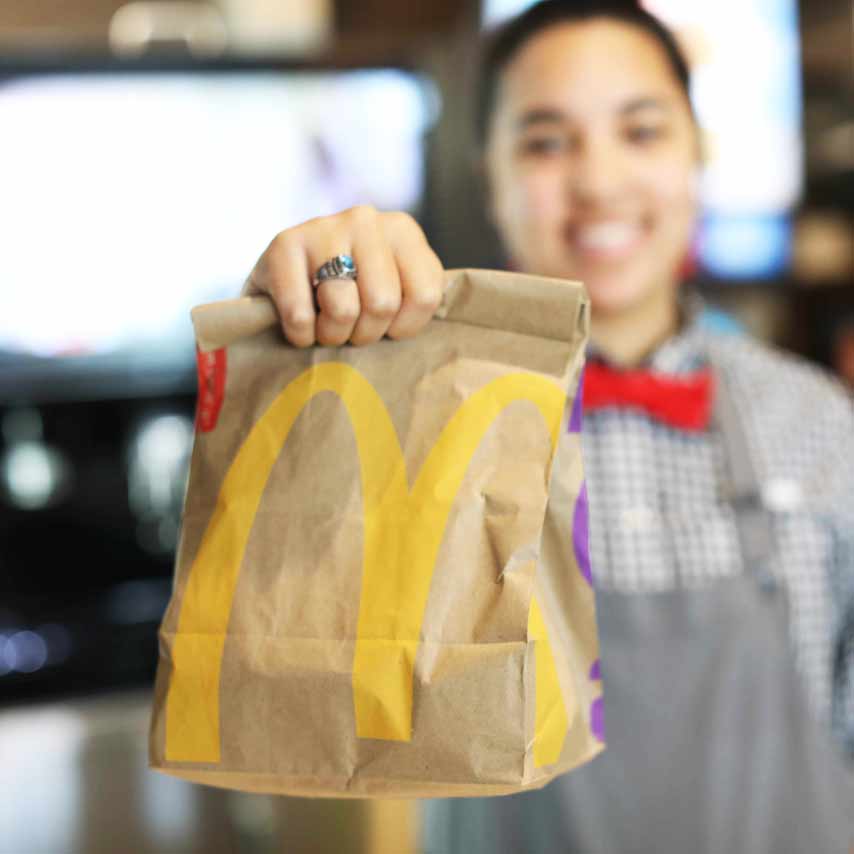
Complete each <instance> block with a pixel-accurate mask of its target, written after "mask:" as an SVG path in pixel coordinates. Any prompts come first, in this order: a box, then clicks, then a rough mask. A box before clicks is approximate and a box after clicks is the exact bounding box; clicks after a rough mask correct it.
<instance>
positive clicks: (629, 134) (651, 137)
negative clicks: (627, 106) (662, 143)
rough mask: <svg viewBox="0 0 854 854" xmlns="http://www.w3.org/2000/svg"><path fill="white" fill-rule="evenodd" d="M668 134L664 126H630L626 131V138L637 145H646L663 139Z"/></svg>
mask: <svg viewBox="0 0 854 854" xmlns="http://www.w3.org/2000/svg"><path fill="white" fill-rule="evenodd" d="M666 132H667V129H666V128H665V127H664V125H660V124H638V125H630V126H629V127H627V128H626V129H625V131H624V132H623V133H624V136H625V138H626V139H627V140H628V141H629V142H631V143H634V144H636V145H646V144H649V143H652V142H656V141H658V140H659V139H662V138H663V137H664V136H665V134H666Z"/></svg>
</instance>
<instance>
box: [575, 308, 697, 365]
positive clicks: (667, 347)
mask: <svg viewBox="0 0 854 854" xmlns="http://www.w3.org/2000/svg"><path fill="white" fill-rule="evenodd" d="M704 310H705V302H704V300H703V299H702V297H700V296H699V295H698V294H696V293H690V294H683V295H682V296H681V297H680V300H679V316H680V322H679V329H678V330H677V331H676V332H675V333H674V334H673V335H671V336H670V338H668V339H667V340H666V341H663V342H662V343H661V344H660V345H659V346H658V347H656V349H655V350H653V352H652V353H650V354H649V355H648V356H647V357H646V358H645V359H644V360H643V361H642V362H641V363H640V364H639V365H638V366H637V367H638V368H639V369H645V370H651V371H655V372H656V373H662V374H686V373H691V372H693V371H696V370H699V369H700V368H702V367H703V366H704V365H705V364H706V363H707V362H708V356H707V352H706V339H705V331H704V329H703V325H702V323H701V319H700V318H701V316H702V314H703V312H704ZM587 358H588V359H590V360H596V361H600V362H604V363H605V364H609V365H610V366H611V367H615V368H616V367H618V366H616V365H613V363H611V362H610V361H609V359H608V358H607V356H605V355H604V354H603V353H602V352H601V351H599V350H597V349H596V347H595V346H594V345H593V344H592V342H591V343H590V344H588V347H587Z"/></svg>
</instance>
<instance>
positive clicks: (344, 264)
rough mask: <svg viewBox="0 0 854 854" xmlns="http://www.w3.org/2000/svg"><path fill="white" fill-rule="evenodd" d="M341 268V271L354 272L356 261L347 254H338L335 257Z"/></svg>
mask: <svg viewBox="0 0 854 854" xmlns="http://www.w3.org/2000/svg"><path fill="white" fill-rule="evenodd" d="M336 260H337V261H338V264H339V266H340V268H341V273H342V274H346V273H350V274H352V273H355V272H356V263H355V262H354V261H353V259H352V258H351V257H350V256H349V255H339V256H338V257H337V259H336Z"/></svg>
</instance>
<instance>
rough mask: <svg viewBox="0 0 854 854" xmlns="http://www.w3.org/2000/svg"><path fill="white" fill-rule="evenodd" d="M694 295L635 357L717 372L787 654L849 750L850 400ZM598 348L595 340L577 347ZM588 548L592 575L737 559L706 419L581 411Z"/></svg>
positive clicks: (650, 584) (628, 587)
mask: <svg viewBox="0 0 854 854" xmlns="http://www.w3.org/2000/svg"><path fill="white" fill-rule="evenodd" d="M701 309H702V306H701V305H700V304H695V305H694V306H693V307H692V308H691V310H690V312H689V316H688V319H687V321H686V324H685V325H684V327H683V329H682V330H681V331H680V332H679V333H678V334H677V335H675V336H674V337H672V338H671V339H669V340H668V341H667V342H666V343H665V344H664V345H662V346H661V347H660V348H659V349H658V350H657V351H656V352H654V353H653V354H652V356H651V357H650V358H649V359H648V360H647V362H646V364H645V365H644V367H647V368H649V369H650V370H652V371H656V372H661V373H665V374H677V375H678V374H686V373H691V372H693V371H696V370H698V369H700V368H702V367H704V366H706V365H709V364H710V365H711V366H712V368H713V369H714V371H715V372H718V373H719V374H720V375H721V376H723V377H725V379H726V381H727V382H728V384H729V386H730V387H731V389H732V394H733V397H734V403H735V405H736V408H737V410H738V412H739V414H740V416H741V418H742V422H743V425H744V428H745V430H746V433H747V439H748V443H749V449H750V452H751V456H752V458H753V463H754V466H755V468H756V471H757V473H758V475H759V479H760V481H761V483H762V500H763V502H764V503H765V505H766V506H767V507H768V508H769V509H770V510H771V511H772V514H773V519H774V529H775V535H776V554H775V556H774V566H773V570H774V571H775V573H776V574H777V575H778V577H779V578H780V579H782V580H783V582H784V584H785V586H786V589H787V590H788V597H789V602H790V615H791V624H790V634H791V643H792V654H793V656H794V661H795V665H796V667H797V669H798V671H799V672H800V674H801V676H802V678H803V680H804V684H805V687H806V689H807V694H808V698H809V701H810V705H811V708H812V710H813V712H814V714H815V715H816V717H817V718H818V719H819V720H820V721H822V722H824V723H826V724H827V723H831V724H832V726H833V730H834V733H835V735H836V736H837V738H838V739H839V741H840V745H841V747H842V749H843V750H844V751H845V752H847V753H848V755H849V758H851V759H854V407H852V402H851V398H850V397H849V396H848V395H847V394H846V393H845V391H843V389H842V387H841V386H840V385H839V384H837V383H835V382H834V381H833V380H831V379H830V378H829V377H828V376H827V375H826V374H825V373H824V372H822V371H821V370H820V369H818V368H816V367H814V366H812V365H810V364H808V363H806V362H805V361H803V360H801V359H798V358H796V357H794V356H792V355H789V354H784V353H782V352H779V351H776V350H774V349H771V348H769V347H767V346H765V345H763V344H761V343H759V342H757V341H755V340H752V339H750V338H749V337H747V336H742V335H738V334H720V333H713V332H710V331H708V330H707V329H705V328H704V327H703V325H702V322H701V319H700V318H701V314H702V311H701ZM596 358H601V357H600V356H598V355H597V354H596V353H595V352H593V351H592V350H591V351H590V352H589V353H588V359H590V360H592V359H596ZM582 447H583V453H584V464H585V469H586V476H587V485H588V493H589V498H590V549H591V558H592V564H593V574H594V578H595V581H596V585H597V586H598V587H599V588H600V589H607V590H615V591H620V592H627V593H630V592H637V593H640V592H647V591H660V590H667V589H671V588H674V587H678V586H685V587H701V586H702V585H704V584H710V583H713V582H715V581H716V580H719V579H724V578H727V577H733V576H736V575H739V574H741V573H743V572H744V571H745V567H744V563H743V560H742V556H741V548H740V540H739V533H738V529H737V526H736V522H735V511H734V508H733V506H732V503H731V501H730V497H729V496H728V495H726V494H725V493H726V490H725V486H724V484H725V476H724V474H725V449H724V446H723V443H722V439H721V436H720V434H719V433H718V432H717V431H716V429H715V428H714V426H712V427H711V428H710V429H709V430H707V431H702V432H687V431H683V430H679V429H678V428H673V427H668V426H666V425H664V424H661V423H659V422H657V421H655V420H653V419H652V418H651V417H650V416H649V415H647V414H646V413H645V412H643V411H641V410H634V409H629V408H621V407H608V408H604V409H597V410H595V411H591V412H585V415H584V425H583V429H582Z"/></svg>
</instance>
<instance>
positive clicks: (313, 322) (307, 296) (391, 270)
mask: <svg viewBox="0 0 854 854" xmlns="http://www.w3.org/2000/svg"><path fill="white" fill-rule="evenodd" d="M335 255H350V256H352V258H353V260H354V261H355V263H356V269H357V271H358V276H357V279H356V281H352V280H348V279H333V280H331V281H326V282H321V283H320V285H319V286H318V287H317V289H316V291H317V294H316V296H317V306H318V308H319V309H320V311H319V313H318V311H316V309H315V302H314V299H313V294H312V290H313V286H312V279H313V278H314V274H315V272H316V271H317V269H318V267H320V265H321V264H323V263H324V262H325V261H328V260H329V259H330V258H332V257H333V256H335ZM444 286H445V276H444V270H443V268H442V263H441V262H440V261H439V259H438V257H437V256H436V253H435V252H434V251H433V250H432V249H431V248H430V246H429V245H428V243H427V240H426V238H425V237H424V232H423V231H422V230H421V228H420V226H419V225H418V223H416V222H415V220H414V219H413V218H412V217H411V216H409V214H405V213H380V212H378V211H376V210H375V209H374V208H372V207H367V206H360V207H355V208H350V209H349V210H346V211H342V212H341V213H337V214H334V215H333V216H325V217H318V218H317V219H311V220H308V222H304V223H302V224H301V225H297V226H295V227H293V228H289V229H286V230H285V231H282V232H281V233H280V234H278V235H276V237H274V238H273V241H272V242H271V243H270V245H269V246H268V247H267V249H266V250H265V252H264V254H263V255H262V256H261V257H260V258H259V259H258V262H257V263H256V264H255V267H254V268H253V270H252V272H251V274H250V275H249V278H248V279H247V281H246V285H245V287H244V289H243V293H244V294H257V293H264V294H269V296H270V297H272V299H273V302H274V303H275V305H276V308H277V310H278V312H279V317H280V319H281V321H282V328H283V330H284V332H285V336H286V337H287V339H288V340H289V341H290V342H291V343H292V344H294V345H295V346H297V347H310V346H311V345H312V344H315V343H318V344H321V345H325V346H333V347H336V346H340V345H342V344H346V343H347V342H348V341H349V342H350V343H351V344H357V345H362V344H371V343H373V342H375V341H379V339H380V338H382V337H383V336H384V335H388V336H389V337H390V338H408V337H410V336H412V335H415V334H416V333H417V332H418V331H419V330H420V329H421V328H422V327H423V326H425V324H426V323H427V322H428V321H429V320H430V318H431V317H432V316H433V314H434V313H435V311H436V309H437V308H438V306H439V303H440V301H441V299H442V292H443V290H444Z"/></svg>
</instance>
